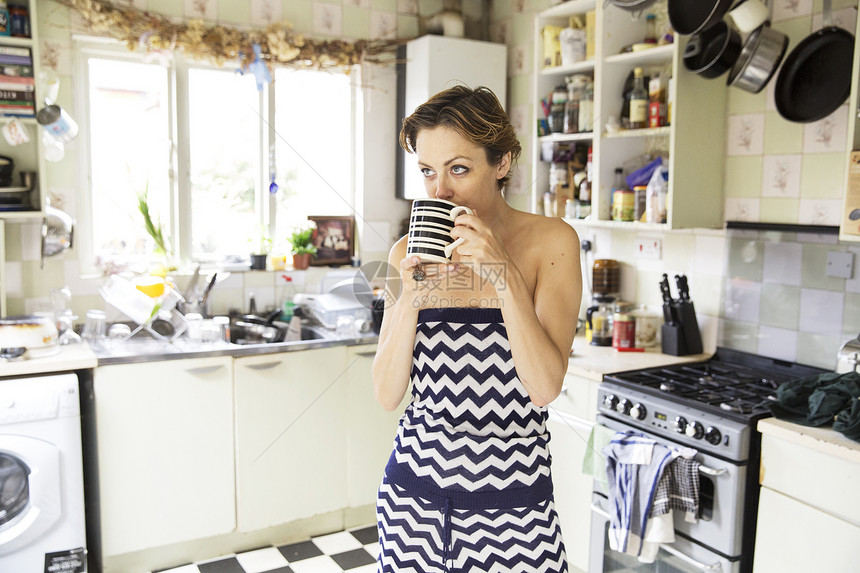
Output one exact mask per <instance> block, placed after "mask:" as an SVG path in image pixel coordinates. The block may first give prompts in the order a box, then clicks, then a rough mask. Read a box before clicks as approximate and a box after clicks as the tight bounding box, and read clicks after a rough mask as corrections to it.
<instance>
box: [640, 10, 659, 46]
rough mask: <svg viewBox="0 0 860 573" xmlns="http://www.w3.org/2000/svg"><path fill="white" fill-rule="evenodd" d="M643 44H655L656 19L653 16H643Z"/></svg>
mask: <svg viewBox="0 0 860 573" xmlns="http://www.w3.org/2000/svg"><path fill="white" fill-rule="evenodd" d="M643 43H645V44H656V43H657V17H656V16H655V15H654V14H648V15H647V16H645V39H644V40H643Z"/></svg>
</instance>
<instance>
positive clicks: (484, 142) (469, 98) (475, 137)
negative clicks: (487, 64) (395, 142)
mask: <svg viewBox="0 0 860 573" xmlns="http://www.w3.org/2000/svg"><path fill="white" fill-rule="evenodd" d="M437 127H447V128H450V129H453V130H454V131H456V132H457V133H459V134H460V135H461V136H463V137H465V138H466V139H468V140H469V141H471V142H472V143H475V144H476V145H480V146H481V147H483V148H484V152H485V153H486V154H487V161H488V162H489V163H490V165H499V164H500V163H501V161H502V158H503V157H504V156H505V154H506V153H508V152H510V154H511V169H509V170H508V173H507V174H506V175H505V176H504V177H503V178H502V179H499V182H498V185H499V189H501V188H502V187H504V186H505V183H506V182H507V181H508V180H509V179H510V178H511V172H512V170H513V166H514V165H515V164H516V161H517V158H518V157H519V155H520V152H521V151H522V146H521V145H520V142H519V140H518V139H517V132H516V130H515V129H514V126H513V125H511V122H510V120H509V119H508V114H507V113H505V110H504V108H503V107H502V104H501V103H499V99H498V98H497V97H496V94H494V93H493V91H492V90H491V89H489V88H486V87H483V86H481V87H477V88H475V89H471V88H468V87H466V86H462V85H459V86H455V87H453V88H450V89H447V90H445V91H442V92H439V93H437V94H436V95H434V96H433V97H431V98H430V99H429V100H427V101H426V102H425V103H423V104H421V105H419V106H418V107H417V108H416V109H415V112H414V113H413V114H412V115H410V116H409V117H407V118H406V119H404V120H403V127H402V129H401V130H400V147H402V148H403V149H405V150H406V151H408V152H409V153H415V151H416V149H415V143H416V141H417V139H418V134H419V133H420V132H421V131H422V130H424V129H434V128H437Z"/></svg>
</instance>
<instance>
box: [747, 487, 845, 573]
mask: <svg viewBox="0 0 860 573" xmlns="http://www.w3.org/2000/svg"><path fill="white" fill-rule="evenodd" d="M846 493H848V492H846ZM858 546H860V527H858V526H857V525H855V524H852V523H850V522H848V521H844V520H842V519H839V518H838V517H834V516H832V515H830V514H828V513H825V512H823V511H820V510H818V509H816V508H814V507H812V506H810V505H806V504H805V503H803V502H800V501H797V500H796V499H793V498H791V497H788V496H785V495H782V494H781V493H778V492H776V491H773V490H772V489H770V488H767V487H762V488H761V497H760V498H759V506H758V526H757V528H756V540H755V560H754V561H755V562H754V564H753V571H754V572H755V573H773V572H776V571H822V572H823V571H833V572H836V571H857V562H858V560H860V550H858Z"/></svg>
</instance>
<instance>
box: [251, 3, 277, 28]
mask: <svg viewBox="0 0 860 573" xmlns="http://www.w3.org/2000/svg"><path fill="white" fill-rule="evenodd" d="M283 19H284V8H283V6H282V5H281V2H279V1H278V0H251V24H253V25H254V26H260V27H266V26H268V25H269V24H274V23H276V22H280V21H281V20H283Z"/></svg>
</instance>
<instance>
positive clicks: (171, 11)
mask: <svg viewBox="0 0 860 573" xmlns="http://www.w3.org/2000/svg"><path fill="white" fill-rule="evenodd" d="M184 7H185V3H184V2H177V1H176V0H149V9H150V10H152V11H153V12H158V13H159V14H163V15H165V16H175V17H177V18H181V17H183V15H184V14H183V8H184Z"/></svg>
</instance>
